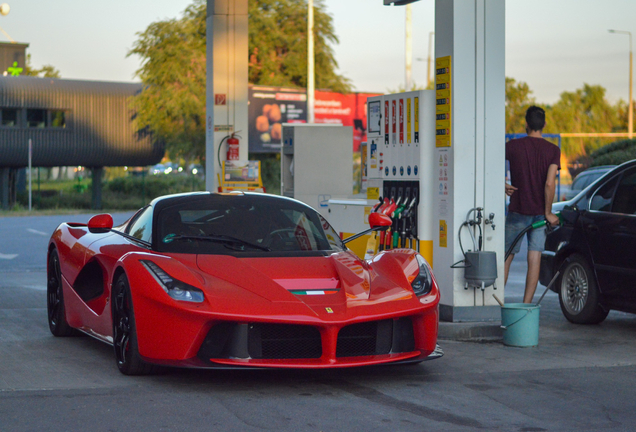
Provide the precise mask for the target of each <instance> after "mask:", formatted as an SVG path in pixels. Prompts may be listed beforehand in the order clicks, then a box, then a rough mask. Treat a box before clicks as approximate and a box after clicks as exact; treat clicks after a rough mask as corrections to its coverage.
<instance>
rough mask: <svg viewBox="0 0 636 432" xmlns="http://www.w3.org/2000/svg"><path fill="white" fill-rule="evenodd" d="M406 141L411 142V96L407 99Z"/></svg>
mask: <svg viewBox="0 0 636 432" xmlns="http://www.w3.org/2000/svg"><path fill="white" fill-rule="evenodd" d="M406 143H407V144H411V98H408V99H407V100H406Z"/></svg>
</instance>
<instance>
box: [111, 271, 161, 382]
mask: <svg viewBox="0 0 636 432" xmlns="http://www.w3.org/2000/svg"><path fill="white" fill-rule="evenodd" d="M112 316H113V347H114V349H115V360H116V362H117V367H118V368H119V371H120V372H121V373H123V374H124V375H148V374H153V373H156V372H157V371H158V369H159V368H158V366H155V365H152V364H150V363H147V362H145V361H143V359H142V358H141V355H140V354H139V345H138V343H137V329H136V326H135V314H134V311H133V303H132V296H131V294H130V285H129V284H128V278H127V277H126V275H125V274H121V275H120V276H119V278H117V282H116V283H115V286H114V288H113V293H112Z"/></svg>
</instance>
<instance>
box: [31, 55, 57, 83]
mask: <svg viewBox="0 0 636 432" xmlns="http://www.w3.org/2000/svg"><path fill="white" fill-rule="evenodd" d="M22 75H26V76H36V77H41V78H62V75H61V74H60V71H59V70H57V69H55V68H54V67H53V66H51V65H44V66H42V68H41V69H35V68H34V67H33V65H31V54H27V58H26V67H25V68H24V71H23V73H22Z"/></svg>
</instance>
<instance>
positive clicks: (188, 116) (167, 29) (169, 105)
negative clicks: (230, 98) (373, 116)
mask: <svg viewBox="0 0 636 432" xmlns="http://www.w3.org/2000/svg"><path fill="white" fill-rule="evenodd" d="M316 2H317V5H316V7H315V14H314V20H315V31H316V37H315V41H316V48H315V53H316V84H317V87H318V88H331V89H332V90H335V91H346V90H349V84H348V81H347V80H346V79H345V78H343V77H341V76H339V75H337V74H336V72H335V70H336V67H337V64H336V61H335V59H334V57H333V51H332V50H331V47H330V46H329V45H328V43H337V41H338V39H337V38H336V36H335V34H334V30H333V25H332V20H331V17H330V16H329V15H328V14H326V13H325V12H324V5H323V3H322V0H316ZM248 12H249V16H248V19H249V30H248V31H249V79H250V82H251V83H252V84H262V85H276V86H301V87H304V86H305V85H306V81H307V61H306V54H307V43H306V40H307V38H306V35H307V30H306V28H307V2H306V0H249V11H248ZM205 18H206V2H205V0H194V1H193V3H192V4H191V5H190V6H188V7H187V8H186V10H185V11H184V13H183V16H182V17H181V18H180V19H169V20H165V21H158V22H154V23H152V24H150V25H149V26H148V28H147V29H146V30H145V31H143V32H141V33H138V39H137V40H136V41H135V42H134V44H133V47H132V49H131V50H130V51H129V52H128V55H129V56H130V55H138V56H139V57H140V58H141V60H142V65H141V67H140V68H139V70H137V72H136V74H137V76H138V77H139V78H140V79H141V81H142V83H143V84H144V89H143V91H142V92H141V93H140V94H139V95H137V96H136V97H135V98H134V106H135V108H136V110H137V118H136V120H137V124H138V125H139V127H140V128H144V127H147V128H148V129H150V130H151V131H152V132H153V133H154V134H155V136H156V137H157V138H159V139H161V140H163V141H164V142H165V143H166V148H167V150H168V153H169V155H170V157H173V158H175V157H183V158H185V159H188V160H194V159H198V160H201V161H202V160H204V159H205V86H206V76H205V73H206V49H205V35H206V24H205ZM302 40H304V41H305V42H304V43H303V42H302Z"/></svg>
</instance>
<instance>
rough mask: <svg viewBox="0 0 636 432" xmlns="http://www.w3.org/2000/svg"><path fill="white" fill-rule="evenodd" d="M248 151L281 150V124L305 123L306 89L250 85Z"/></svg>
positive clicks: (269, 151)
mask: <svg viewBox="0 0 636 432" xmlns="http://www.w3.org/2000/svg"><path fill="white" fill-rule="evenodd" d="M248 115H249V127H250V130H249V148H250V149H249V151H250V153H273V152H277V151H280V144H281V131H282V124H283V123H306V122H307V94H306V93H305V90H304V89H302V90H299V89H288V88H282V87H266V86H250V87H249V109H248Z"/></svg>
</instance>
